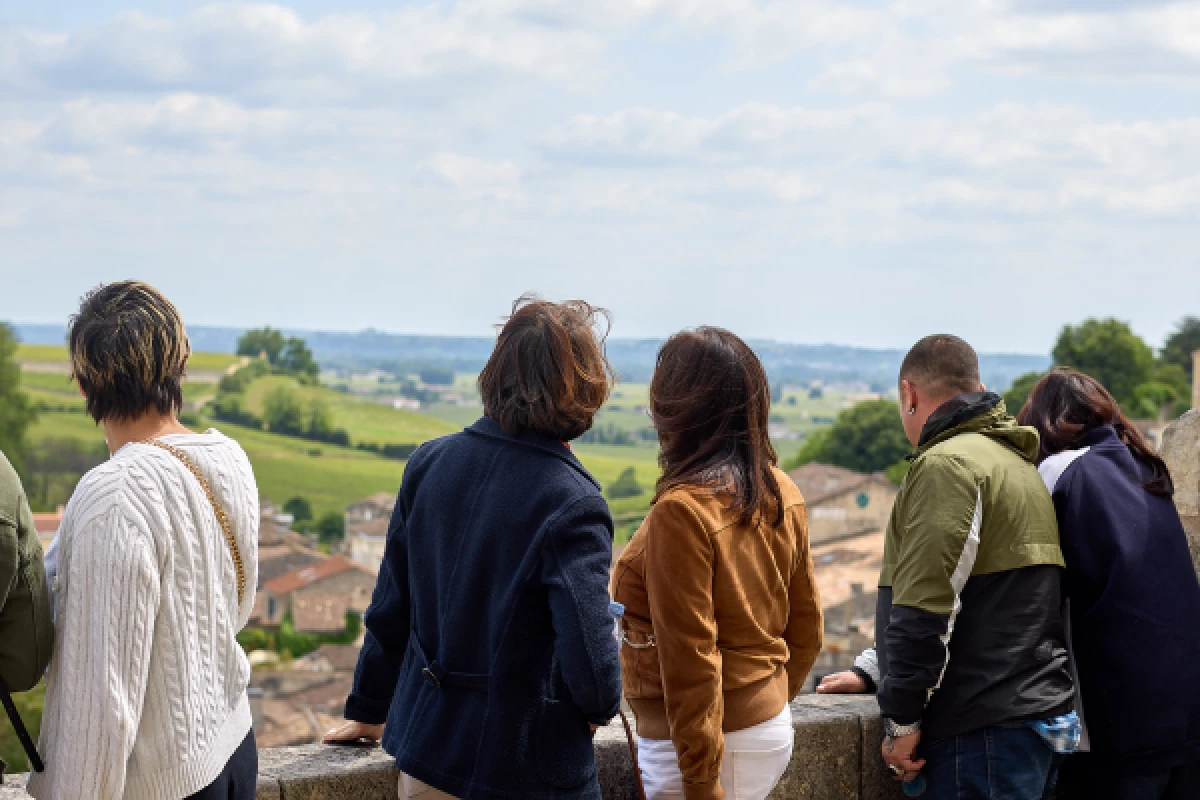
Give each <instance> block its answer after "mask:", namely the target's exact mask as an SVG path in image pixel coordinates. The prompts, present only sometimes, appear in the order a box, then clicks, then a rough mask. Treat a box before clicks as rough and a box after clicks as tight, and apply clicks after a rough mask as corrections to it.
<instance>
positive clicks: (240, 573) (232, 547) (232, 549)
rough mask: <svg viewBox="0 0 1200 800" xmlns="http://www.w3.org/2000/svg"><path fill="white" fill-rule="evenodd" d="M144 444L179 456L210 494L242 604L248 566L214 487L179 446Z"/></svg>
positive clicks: (239, 602)
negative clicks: (231, 559) (231, 560)
mask: <svg viewBox="0 0 1200 800" xmlns="http://www.w3.org/2000/svg"><path fill="white" fill-rule="evenodd" d="M142 444H148V445H153V446H154V447H157V448H160V449H162V450H166V451H167V452H168V453H170V454H171V455H173V456H175V457H176V458H178V459H179V460H180V461H181V462H182V463H183V465H184V466H185V467H187V468H188V472H190V473H192V475H194V476H196V480H197V481H199V482H200V488H201V489H203V490H204V493H205V494H206V495H208V502H209V503H210V504H211V505H212V508H213V511H214V512H215V513H216V515H217V523H218V524H219V525H220V526H221V532H222V533H224V534H225V543H226V544H228V545H229V555H231V556H233V569H234V571H235V572H236V573H237V595H238V604H239V605H240V604H241V603H242V601H243V599H244V598H245V596H246V567H245V565H244V564H242V551H241V550H239V549H238V546H237V540H236V539H234V538H233V529H232V528H230V527H229V515H228V514H226V513H225V509H223V508H221V504H220V503H218V502H217V496H216V495H215V494H214V493H213V490H212V487H211V486H209V484H208V481H207V480H205V478H204V476H203V475H201V474H200V470H199V469H197V468H196V465H195V464H193V463H192V460H191V459H190V458H188V457H187V455H186V454H185V453H184V452H183V451H182V450H180V449H179V448H178V447H172V446H171V445H169V444H167V443H166V442H160V441H158V440H157V439H143V440H142Z"/></svg>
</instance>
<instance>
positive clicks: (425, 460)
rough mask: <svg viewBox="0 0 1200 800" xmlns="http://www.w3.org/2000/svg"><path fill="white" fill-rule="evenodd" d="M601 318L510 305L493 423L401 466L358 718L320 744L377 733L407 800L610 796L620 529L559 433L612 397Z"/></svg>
mask: <svg viewBox="0 0 1200 800" xmlns="http://www.w3.org/2000/svg"><path fill="white" fill-rule="evenodd" d="M603 316H605V312H603V311H600V310H597V309H593V308H592V307H591V306H589V305H587V304H586V303H583V302H578V301H576V302H570V303H563V304H556V303H548V302H543V301H537V300H533V299H530V298H521V299H520V300H518V301H517V303H516V305H515V306H514V308H513V314H512V316H511V317H510V318H509V319H508V321H507V323H506V324H505V325H504V327H503V329H502V330H501V332H500V336H499V338H498V340H497V342H496V348H495V351H494V352H493V353H492V356H491V358H490V359H489V361H488V363H487V366H486V367H485V368H484V370H483V372H482V373H481V374H480V376H479V390H480V394H481V395H482V396H483V409H484V414H485V416H484V417H483V418H482V419H480V420H479V421H478V422H476V423H475V424H474V425H472V426H471V427H470V428H467V429H466V430H465V431H463V432H462V433H458V434H454V435H452V436H446V437H444V438H441V439H437V440H434V441H432V442H428V443H426V444H425V445H423V446H421V447H420V448H419V449H418V450H417V452H416V453H414V454H413V456H412V458H410V459H409V461H408V466H407V467H406V469H405V472H404V482H403V485H402V486H401V488H400V495H399V497H398V498H397V501H396V510H395V512H394V514H393V515H392V520H391V525H390V526H389V528H388V534H387V547H386V551H385V553H384V558H383V564H382V566H381V567H380V571H379V579H378V583H377V584H376V586H375V594H374V596H373V598H372V600H371V605H370V608H368V609H367V613H366V616H365V623H366V629H367V633H366V640H365V642H364V644H363V649H362V654H361V655H360V656H359V662H358V668H357V670H356V671H355V674H354V690H353V692H352V693H351V695H350V697H349V698H348V699H347V701H346V719H348V720H350V722H348V723H347V724H346V725H343V726H342V727H341V728H338V729H335V730H333V731H330V732H329V733H328V734H327V735H326V737H325V741H327V742H354V741H359V740H362V739H367V740H378V739H380V738H382V741H383V747H384V749H385V750H386V751H387V752H388V753H390V754H391V755H393V756H395V757H396V766H397V767H398V768H399V770H400V772H401V776H400V787H399V793H400V797H401V798H406V797H409V798H412V797H419V798H422V800H434V798H444V797H453V798H495V799H496V800H516V798H529V800H538V799H539V798H544V799H545V800H551V799H555V800H557V799H558V798H599V797H600V785H599V782H598V780H597V777H596V762H595V756H594V752H593V749H592V733H593V732H594V730H595V728H596V726H598V725H602V724H604V723H605V722H607V721H608V720H609V719H611V718H612V717H614V716H615V715H616V714H617V712H618V709H619V705H620V697H621V673H620V664H619V659H618V655H617V644H616V640H615V638H614V636H613V619H612V617H611V616H610V613H609V607H608V604H609V595H608V576H609V568H610V565H611V562H612V539H613V527H612V518H611V517H610V515H609V511H608V506H607V504H606V503H605V502H604V498H603V496H602V495H601V492H600V486H599V484H597V483H596V480H595V478H593V477H592V476H591V475H590V474H588V472H587V470H586V469H584V467H583V465H582V464H580V463H579V461H578V459H576V458H575V456H573V455H572V454H571V450H570V448H569V447H568V446H567V445H566V444H565V443H566V442H568V441H570V440H571V439H574V438H576V437H577V436H579V435H580V434H582V433H583V432H584V431H586V430H587V429H588V428H590V427H591V424H592V418H593V417H594V416H595V414H596V412H597V411H598V410H599V409H600V406H601V404H603V403H604V400H605V399H606V398H607V396H608V392H609V387H610V385H611V375H612V373H611V370H610V368H609V365H608V363H607V362H606V361H605V359H604V355H603V352H602V349H601V343H600V341H599V339H598V337H597V331H596V322H597V319H598V318H599V317H603ZM384 723H386V724H384Z"/></svg>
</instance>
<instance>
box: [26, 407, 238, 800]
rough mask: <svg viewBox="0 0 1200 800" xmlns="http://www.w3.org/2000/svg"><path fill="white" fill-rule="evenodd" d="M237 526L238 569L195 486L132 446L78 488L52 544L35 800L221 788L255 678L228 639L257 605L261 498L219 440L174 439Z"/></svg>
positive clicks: (166, 462)
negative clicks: (41, 763) (51, 629)
mask: <svg viewBox="0 0 1200 800" xmlns="http://www.w3.org/2000/svg"><path fill="white" fill-rule="evenodd" d="M161 441H163V442H165V443H167V444H171V445H173V446H175V447H178V448H180V449H181V450H183V451H184V452H185V453H186V454H187V455H188V457H189V458H190V459H191V460H192V461H193V463H195V464H196V466H197V467H198V468H199V469H200V472H201V474H203V475H204V476H205V478H206V479H207V480H208V481H209V484H210V485H211V486H212V488H213V491H214V493H215V494H216V495H217V498H218V501H219V502H220V503H221V504H222V506H223V507H224V508H225V511H226V513H227V514H228V515H229V517H230V521H231V524H232V527H233V530H234V535H235V538H236V540H237V543H238V546H239V547H240V548H241V552H242V560H243V562H244V564H245V569H246V587H247V590H248V591H247V592H246V596H245V598H244V599H243V600H242V602H241V604H240V605H239V604H238V599H237V580H236V577H235V571H234V566H233V559H232V558H231V556H230V554H229V548H228V545H227V543H226V541H225V537H224V534H223V532H222V531H221V527H220V525H219V524H218V523H217V519H216V515H215V514H214V513H213V510H212V506H211V504H210V503H209V501H208V498H207V496H206V495H205V494H204V491H203V490H202V489H201V487H200V484H199V483H198V482H197V481H196V479H195V477H194V476H193V475H192V474H191V473H190V472H188V470H187V468H186V467H184V465H183V464H182V463H180V461H179V460H178V459H176V458H175V457H174V456H172V455H171V454H170V453H167V452H165V451H163V450H161V449H159V448H156V447H152V446H150V445H145V444H138V443H135V444H128V445H126V446H125V447H122V448H121V449H120V451H118V452H117V453H116V454H115V455H114V456H113V457H112V458H111V459H109V461H107V462H106V463H104V464H102V465H100V466H99V467H96V468H95V469H94V470H92V471H91V472H89V473H88V474H87V475H86V476H84V478H83V480H82V481H80V483H79V487H78V488H77V489H76V491H75V494H74V496H72V498H71V502H70V503H69V504H68V506H67V510H66V514H65V515H64V517H63V521H62V526H61V528H60V530H59V534H58V544H59V563H58V574H57V577H56V578H55V589H56V590H55V606H56V627H57V630H56V632H55V647H54V656H53V660H52V661H51V664H50V671H49V674H48V676H47V680H46V686H47V689H46V711H45V715H44V716H43V719H42V729H41V739H40V742H39V747H40V749H41V752H42V755H43V757H44V759H45V761H46V772H45V773H43V774H41V775H37V774H35V775H33V776H32V777H31V779H30V782H29V787H28V788H29V793H30V794H32V795H33V796H34V797H37V798H41V799H42V800H73V799H74V798H88V800H110V799H112V800H115V799H116V798H127V799H128V800H142V798H146V800H171V799H172V798H184V797H187V796H188V795H190V794H193V793H195V792H197V791H199V790H200V789H203V788H204V787H205V786H207V785H208V784H210V783H212V782H213V781H214V780H215V779H216V778H217V776H218V775H220V773H221V771H222V769H223V768H224V766H225V763H226V762H227V761H228V760H229V757H230V756H231V755H232V754H233V752H234V750H235V749H236V748H237V746H238V745H239V744H241V742H242V740H243V739H244V738H245V737H246V734H247V733H248V732H249V730H250V727H251V721H250V708H249V704H248V701H247V699H246V685H247V683H248V681H249V678H250V665H249V663H248V662H247V661H246V656H245V653H243V652H242V648H241V647H240V646H239V645H238V643H237V641H236V640H235V638H234V637H235V636H236V634H237V632H238V631H239V630H241V628H242V627H243V626H244V625H245V624H246V621H247V620H248V619H249V617H250V611H251V609H252V608H253V606H254V587H255V586H256V585H257V582H258V581H257V573H258V567H257V565H258V553H257V548H258V518H259V514H258V489H257V487H256V485H255V482H254V473H253V471H252V470H251V467H250V462H249V460H248V459H247V458H246V454H245V453H244V452H243V451H242V448H241V447H240V446H238V444H237V443H236V442H234V441H233V440H232V439H229V438H227V437H225V436H223V435H222V434H220V433H218V432H216V431H212V430H210V431H208V432H207V433H202V434H173V435H170V436H164V437H162V439H161Z"/></svg>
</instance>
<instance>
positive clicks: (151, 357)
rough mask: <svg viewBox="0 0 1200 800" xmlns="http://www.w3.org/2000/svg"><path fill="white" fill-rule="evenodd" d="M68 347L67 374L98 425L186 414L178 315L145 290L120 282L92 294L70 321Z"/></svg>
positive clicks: (185, 346)
mask: <svg viewBox="0 0 1200 800" xmlns="http://www.w3.org/2000/svg"><path fill="white" fill-rule="evenodd" d="M67 343H68V350H69V351H70V358H71V375H72V377H74V379H75V381H76V382H77V383H78V384H79V388H80V389H82V390H83V393H84V395H85V396H86V398H87V410H88V413H89V414H90V415H91V416H92V419H94V420H96V422H100V421H102V420H105V419H109V420H114V421H128V420H134V419H137V418H138V417H140V416H142V415H143V414H145V413H147V412H148V411H150V410H151V409H153V410H156V411H158V412H159V413H160V414H169V413H173V412H178V411H179V410H180V409H181V408H183V375H184V370H185V369H186V367H187V360H188V357H189V356H190V355H191V352H192V348H191V344H190V343H189V342H188V336H187V331H186V330H185V329H184V326H183V318H182V317H181V316H180V315H179V311H178V310H177V309H176V308H175V306H173V305H172V304H171V301H170V300H168V299H167V298H166V297H165V296H163V294H162V292H160V291H158V290H157V289H155V288H154V287H153V286H151V285H150V284H148V283H143V282H141V281H121V282H119V283H110V284H101V285H100V286H97V287H96V288H95V289H92V290H91V291H89V292H88V293H87V294H85V295H84V296H83V298H82V299H81V300H80V302H79V311H78V313H76V314H74V315H73V316H72V317H71V321H70V325H69V326H68V331H67Z"/></svg>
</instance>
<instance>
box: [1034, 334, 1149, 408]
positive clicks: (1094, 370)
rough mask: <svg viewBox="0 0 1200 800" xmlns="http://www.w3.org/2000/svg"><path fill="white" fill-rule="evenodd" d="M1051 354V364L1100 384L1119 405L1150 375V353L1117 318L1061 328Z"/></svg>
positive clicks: (1125, 403)
mask: <svg viewBox="0 0 1200 800" xmlns="http://www.w3.org/2000/svg"><path fill="white" fill-rule="evenodd" d="M1052 355H1053V356H1054V363H1056V364H1059V365H1061V366H1066V367H1074V368H1075V369H1077V370H1079V371H1080V372H1083V373H1086V374H1088V375H1091V376H1092V377H1093V378H1095V379H1096V380H1098V381H1100V382H1101V383H1102V384H1104V386H1105V388H1106V389H1108V391H1109V392H1110V393H1112V396H1113V397H1115V398H1116V399H1117V402H1119V403H1121V404H1122V405H1127V404H1131V403H1132V401H1133V399H1134V391H1135V390H1136V389H1137V387H1138V386H1140V385H1141V384H1143V383H1146V382H1148V381H1150V380H1151V379H1152V377H1153V373H1154V351H1153V350H1151V349H1150V346H1149V345H1147V344H1146V343H1145V342H1144V341H1142V339H1141V337H1140V336H1138V335H1137V334H1136V333H1134V332H1133V330H1132V329H1131V328H1130V327H1129V324H1128V323H1125V322H1122V321H1120V320H1117V319H1111V318H1109V319H1087V320H1084V321H1083V322H1082V323H1080V324H1079V325H1066V326H1064V327H1063V329H1062V333H1060V334H1059V335H1058V342H1056V343H1055V345H1054V351H1053V353H1052Z"/></svg>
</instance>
